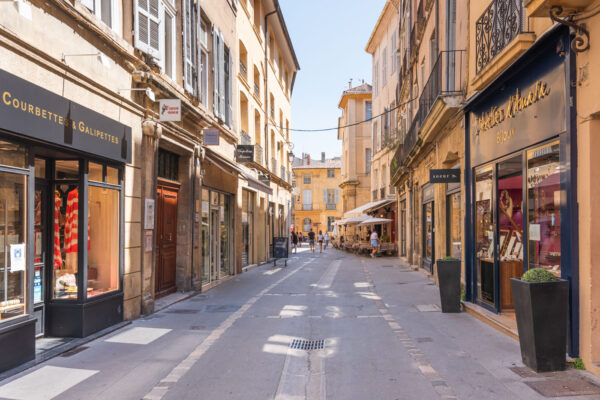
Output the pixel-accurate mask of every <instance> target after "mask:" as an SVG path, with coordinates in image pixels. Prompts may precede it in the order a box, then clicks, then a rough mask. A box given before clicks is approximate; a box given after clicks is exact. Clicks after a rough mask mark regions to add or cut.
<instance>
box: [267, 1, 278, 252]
mask: <svg viewBox="0 0 600 400" xmlns="http://www.w3.org/2000/svg"><path fill="white" fill-rule="evenodd" d="M278 11H279V3H276V5H275V10H273V11H271V12H268V13H266V14H265V19H264V23H265V85H264V86H265V163H266V164H267V170H268V171H270V170H271V169H270V168H269V165H270V163H271V160H270V159H269V118H270V114H269V57H268V54H267V52H268V50H269V25H268V23H267V20H268V18H269V17H270V16H271V15H273V14H276V13H277V12H278ZM271 174H272V172H270V173H269V175H271ZM270 196H271V195H270V194H267V220H266V221H265V225H266V226H267V227H268V229H271V226H272V225H273V223H271V224H269V207H270ZM273 214H275V210H273ZM273 218H275V216H274V215H271V222H273ZM274 233H275V232H271V237H273V236H274ZM269 250H270V243H269V241H267V257H266V258H267V261H268V260H269V259H270V255H269Z"/></svg>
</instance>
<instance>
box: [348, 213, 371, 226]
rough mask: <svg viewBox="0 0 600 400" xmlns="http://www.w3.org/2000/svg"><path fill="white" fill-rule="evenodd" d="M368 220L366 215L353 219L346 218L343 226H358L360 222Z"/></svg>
mask: <svg viewBox="0 0 600 400" xmlns="http://www.w3.org/2000/svg"><path fill="white" fill-rule="evenodd" d="M367 219H369V216H368V215H365V214H363V215H360V216H358V217H353V218H348V219H346V220H345V222H344V225H356V224H360V223H361V222H363V221H365V220H367Z"/></svg>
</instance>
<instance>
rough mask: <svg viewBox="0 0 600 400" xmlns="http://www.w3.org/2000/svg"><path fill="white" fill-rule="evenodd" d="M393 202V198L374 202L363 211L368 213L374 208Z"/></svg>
mask: <svg viewBox="0 0 600 400" xmlns="http://www.w3.org/2000/svg"><path fill="white" fill-rule="evenodd" d="M395 202H396V200H395V199H394V200H382V201H378V202H377V203H379V204H375V205H373V206H371V207H369V208H367V209H366V210H365V211H364V212H365V213H370V212H371V211H375V210H378V209H380V208H383V207H387V206H389V205H390V204H393V203H395Z"/></svg>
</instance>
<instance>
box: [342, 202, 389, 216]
mask: <svg viewBox="0 0 600 400" xmlns="http://www.w3.org/2000/svg"><path fill="white" fill-rule="evenodd" d="M394 201H395V200H387V199H385V200H378V201H372V202H370V203H367V204H364V205H362V206H360V207H357V208H355V209H354V210H350V211H346V212H345V213H344V217H345V218H352V217H358V216H360V215H363V214H365V213H366V212H367V211H368V210H370V209H372V208H377V207H380V206H381V205H382V204H388V203H392V202H394Z"/></svg>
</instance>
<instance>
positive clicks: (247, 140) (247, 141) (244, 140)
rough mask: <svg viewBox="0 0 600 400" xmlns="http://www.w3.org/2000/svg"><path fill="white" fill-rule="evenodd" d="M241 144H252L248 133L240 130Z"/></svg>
mask: <svg viewBox="0 0 600 400" xmlns="http://www.w3.org/2000/svg"><path fill="white" fill-rule="evenodd" d="M240 139H241V144H252V138H251V137H250V135H248V132H246V131H245V130H243V129H242V137H241V138H240Z"/></svg>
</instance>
